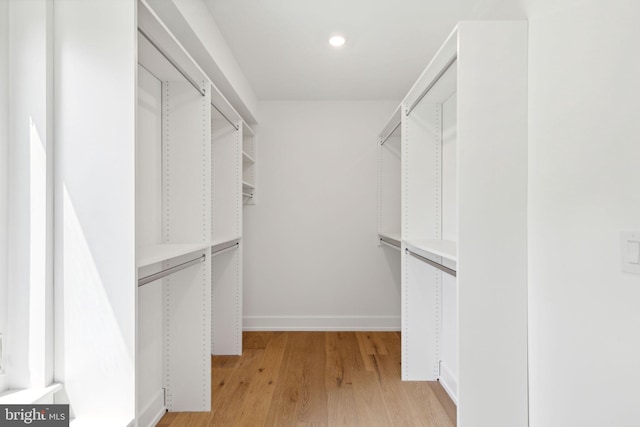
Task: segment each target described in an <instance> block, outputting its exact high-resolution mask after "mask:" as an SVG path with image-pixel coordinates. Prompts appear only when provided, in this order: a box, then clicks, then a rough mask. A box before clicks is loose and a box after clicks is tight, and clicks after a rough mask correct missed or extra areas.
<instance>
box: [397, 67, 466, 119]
mask: <svg viewBox="0 0 640 427" xmlns="http://www.w3.org/2000/svg"><path fill="white" fill-rule="evenodd" d="M456 59H458V55H455V56H454V57H453V58H451V59H449V62H447V64H446V65H445V66H444V68H443V69H442V70H440V72H439V73H438V75H437V76H435V78H434V79H433V80H431V83H429V86H427V88H426V89H425V90H423V91H422V93H421V94H420V96H419V97H418V99H416V100H415V101H414V102H413V104H411V107H409V109H408V110H407V116H408V115H409V114H411V112H412V111H413V109H414V108H416V106H417V105H418V104H419V103H420V101H422V98H424V97H425V96H426V95H427V93H429V91H430V90H431V89H433V87H434V86H435V85H436V83H438V80H440V77H442V76H443V75H444V73H446V72H447V70H449V68H451V66H452V65H453V63H454V62H456Z"/></svg>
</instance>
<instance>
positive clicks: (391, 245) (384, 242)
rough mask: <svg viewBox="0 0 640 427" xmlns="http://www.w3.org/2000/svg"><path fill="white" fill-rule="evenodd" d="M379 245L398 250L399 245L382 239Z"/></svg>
mask: <svg viewBox="0 0 640 427" xmlns="http://www.w3.org/2000/svg"><path fill="white" fill-rule="evenodd" d="M380 243H382V244H383V245H387V246H389V247H390V248H393V249H397V250H400V245H398V244H396V242H393V241H391V240H387V239H384V238H382V237H380Z"/></svg>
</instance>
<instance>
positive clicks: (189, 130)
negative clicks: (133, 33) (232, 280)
mask: <svg viewBox="0 0 640 427" xmlns="http://www.w3.org/2000/svg"><path fill="white" fill-rule="evenodd" d="M202 87H203V88H206V87H208V82H202ZM210 99H211V98H210V92H205V96H202V95H201V94H200V93H199V92H198V91H196V90H194V88H193V87H192V86H191V85H190V84H189V83H186V82H163V84H162V109H163V110H162V114H163V120H162V147H163V148H162V149H163V157H162V162H163V173H162V183H163V204H162V222H163V227H162V233H163V240H164V242H167V243H183V242H209V241H210V239H211V219H210V213H211V122H210V118H211V101H210ZM205 252H206V260H205V261H204V262H203V263H202V264H201V265H198V266H194V267H190V268H188V269H186V270H183V271H181V272H178V273H176V274H173V275H171V276H168V277H167V278H165V279H164V281H165V285H164V290H165V297H164V305H165V307H164V317H165V342H164V345H165V371H164V375H165V386H166V389H167V392H166V398H167V408H168V409H169V410H172V411H209V410H210V408H211V375H210V374H211V360H210V357H211V353H210V351H211V342H210V339H211V259H210V254H209V253H208V252H209V250H208V249H207V250H206V251H205ZM194 255H195V254H191V255H186V256H184V257H181V258H176V259H174V260H172V261H171V263H169V262H167V263H165V265H164V267H167V266H169V265H170V264H172V263H179V262H185V261H188V260H190V259H193V258H194Z"/></svg>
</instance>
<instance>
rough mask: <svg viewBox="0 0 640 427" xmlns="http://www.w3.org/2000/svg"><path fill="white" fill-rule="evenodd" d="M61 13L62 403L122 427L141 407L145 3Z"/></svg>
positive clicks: (83, 416) (59, 1)
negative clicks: (140, 36) (139, 243)
mask: <svg viewBox="0 0 640 427" xmlns="http://www.w3.org/2000/svg"><path fill="white" fill-rule="evenodd" d="M53 13H54V88H55V112H56V114H55V121H54V125H55V130H54V131H55V140H56V158H55V233H56V234H55V244H56V251H55V253H56V259H55V283H56V295H55V316H56V346H55V348H56V364H55V376H56V380H57V381H59V382H63V383H64V386H65V389H64V390H65V394H66V396H64V397H61V398H60V400H58V403H62V402H64V401H68V403H70V404H71V411H72V414H73V416H75V417H76V418H77V419H79V420H82V421H85V422H86V424H87V425H113V426H123V425H128V424H130V423H131V422H132V420H134V417H135V411H136V384H135V381H136V380H135V379H136V370H135V360H136V354H135V353H136V258H135V138H136V128H135V117H136V62H137V61H136V2H135V1H134V0H115V1H104V0H86V1H76V0H56V1H55V4H54V12H53ZM56 398H57V399H58V397H56ZM61 401H62V402H61Z"/></svg>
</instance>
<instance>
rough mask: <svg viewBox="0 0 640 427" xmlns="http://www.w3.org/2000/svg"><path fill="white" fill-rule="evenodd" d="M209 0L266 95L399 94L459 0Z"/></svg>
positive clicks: (452, 18)
mask: <svg viewBox="0 0 640 427" xmlns="http://www.w3.org/2000/svg"><path fill="white" fill-rule="evenodd" d="M205 3H206V4H207V7H208V8H209V9H210V10H211V12H212V14H213V17H214V19H215V21H216V23H217V24H218V26H219V27H220V31H221V32H222V35H223V36H224V37H225V39H226V41H227V43H228V44H229V46H230V48H231V50H232V51H233V53H234V55H235V57H236V60H237V61H238V63H239V64H240V67H241V68H242V70H243V71H244V73H245V75H246V77H247V79H248V80H249V82H250V83H251V85H252V87H253V89H254V91H255V93H256V95H257V97H258V98H259V99H260V100H367V99H391V100H400V99H402V98H403V97H404V95H405V94H406V93H407V92H408V90H409V89H410V88H411V86H412V85H413V83H414V82H415V80H416V79H417V78H418V76H419V75H420V73H421V72H422V70H423V69H424V68H425V67H426V66H427V64H428V63H429V60H430V59H431V57H432V56H433V55H434V54H435V52H436V50H437V49H438V47H439V46H440V45H441V44H442V42H443V41H444V39H445V38H446V37H447V36H448V34H449V33H450V32H451V30H452V29H453V26H454V25H455V24H456V22H457V21H458V20H459V7H458V5H459V2H458V1H456V0H205ZM334 33H341V34H343V35H344V36H345V38H346V39H347V42H346V44H345V45H344V46H343V47H341V48H338V49H336V48H333V47H331V46H330V45H329V43H328V39H329V37H330V35H332V34H334Z"/></svg>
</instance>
